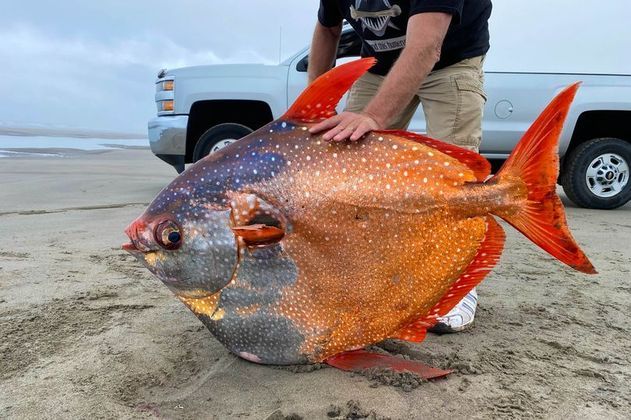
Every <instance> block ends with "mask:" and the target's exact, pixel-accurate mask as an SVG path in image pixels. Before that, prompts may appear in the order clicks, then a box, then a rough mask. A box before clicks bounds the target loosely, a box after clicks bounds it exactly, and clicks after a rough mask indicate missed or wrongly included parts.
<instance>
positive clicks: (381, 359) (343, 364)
mask: <svg viewBox="0 0 631 420" xmlns="http://www.w3.org/2000/svg"><path fill="white" fill-rule="evenodd" d="M324 362H325V363H326V364H327V365H329V366H333V367H335V368H337V369H340V370H345V371H351V372H354V371H358V370H364V369H373V368H378V369H379V368H381V369H392V370H393V371H395V372H412V373H415V374H417V375H419V376H420V377H422V378H423V379H438V378H443V377H445V376H447V375H449V374H450V373H451V372H452V371H451V370H442V369H438V368H434V367H431V366H427V365H425V364H423V363H421V362H417V361H414V360H407V359H402V358H400V357H396V356H391V355H387V354H379V353H371V352H368V351H366V350H355V351H347V352H344V353H340V354H336V355H335V356H332V357H329V358H328V359H326V360H325V361H324Z"/></svg>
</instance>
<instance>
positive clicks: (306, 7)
mask: <svg viewBox="0 0 631 420" xmlns="http://www.w3.org/2000/svg"><path fill="white" fill-rule="evenodd" d="M495 3H497V4H495V13H496V14H495V16H494V18H493V19H494V21H493V26H492V29H493V30H492V37H493V49H492V50H491V55H490V56H489V59H488V61H487V63H488V67H490V68H491V69H492V68H493V67H498V66H501V65H502V64H503V63H509V62H510V63H511V65H512V66H513V67H518V68H519V69H524V70H529V68H526V67H528V66H531V67H532V66H534V64H533V60H532V56H528V55H527V54H520V51H521V49H522V48H524V46H527V45H528V46H531V47H533V46H534V48H532V49H533V50H537V51H539V50H540V49H541V50H544V53H545V52H547V54H548V57H550V58H549V60H548V59H544V60H541V59H540V58H541V57H540V56H538V58H539V60H537V61H538V62H539V65H544V66H545V65H546V63H552V62H553V61H554V60H556V61H555V62H556V63H557V64H554V65H553V64H549V67H550V66H551V67H550V68H552V69H555V68H556V67H554V66H555V65H556V66H557V67H558V66H559V64H558V63H559V62H560V63H561V67H562V66H563V65H567V63H568V62H569V61H571V60H572V59H573V58H576V57H580V60H576V61H577V62H578V64H573V65H572V66H574V67H577V66H578V67H581V66H582V67H586V66H587V67H589V66H591V68H595V69H596V70H602V69H605V70H606V69H607V68H612V67H615V68H616V69H620V68H626V67H631V65H630V64H629V63H630V62H631V61H629V56H631V54H629V45H630V43H631V25H629V24H628V23H624V22H625V21H628V19H629V18H631V6H630V5H629V4H630V3H631V2H629V1H628V0H608V1H597V0H586V1H581V2H576V1H575V0H555V1H553V2H551V1H549V0H531V1H529V2H524V1H523V0H498V1H496V2H495ZM533 3H534V4H538V5H539V6H538V7H533V6H532V5H533ZM588 3H590V4H592V5H593V7H589V6H588ZM526 4H530V7H528V6H526ZM577 4H580V5H581V9H582V10H583V11H582V12H577V11H575V8H576V7H577V6H576V5H577ZM317 6H318V1H317V0H305V1H296V0H274V1H269V0H243V1H236V2H235V1H225V2H219V1H217V0H182V1H177V2H173V1H164V0H151V1H148V0H98V1H87V0H58V1H54V2H52V1H47V0H46V1H44V0H32V1H21V2H12V4H11V7H10V8H6V7H5V8H3V10H2V13H1V14H0V41H1V42H0V98H1V100H0V124H11V125H29V124H43V125H52V126H68V127H83V128H89V129H106V130H114V131H127V132H130V131H131V132H139V133H144V132H145V131H146V122H147V120H148V119H149V118H150V117H151V116H152V115H154V114H155V106H154V103H153V94H154V85H153V82H154V79H155V75H156V73H157V71H158V70H159V69H160V68H162V67H168V68H173V67H179V66H185V65H193V64H220V63H238V62H262V63H269V64H274V63H277V62H278V55H279V28H280V26H281V25H282V27H283V42H282V53H281V55H282V56H283V58H285V57H287V56H289V55H291V54H292V53H294V52H295V51H296V50H298V49H300V48H302V47H304V46H306V45H307V43H308V42H309V40H310V37H311V31H312V28H313V25H314V23H315V15H316V10H317ZM586 6H587V7H586ZM585 11H587V13H585ZM625 16H626V17H625ZM568 23H571V25H568ZM560 24H561V28H560V29H559V26H560ZM563 24H565V28H563ZM567 28H570V29H572V30H568V29H567ZM593 31H600V33H603V32H609V31H611V33H612V35H611V38H610V39H609V40H608V41H609V42H604V41H603V38H602V36H601V37H600V38H597V37H594V36H591V33H592V32H593ZM568 45H570V46H571V48H568ZM494 51H497V54H496V55H495V56H494V55H493V53H494ZM608 51H609V52H615V53H614V54H610V55H609V56H608V57H607V58H604V59H603V58H601V57H602V55H603V54H606V53H607V52H608ZM535 55H537V54H535ZM544 55H545V54H544ZM508 56H510V59H507V58H508ZM592 56H593V59H592V58H590V57H592ZM585 57H588V58H589V59H588V60H585ZM612 57H613V58H612ZM616 57H618V58H616ZM585 62H591V64H589V65H587V64H585ZM488 67H487V69H488ZM513 70H514V69H513ZM579 70H581V69H579ZM619 71H620V70H619ZM628 72H631V69H628Z"/></svg>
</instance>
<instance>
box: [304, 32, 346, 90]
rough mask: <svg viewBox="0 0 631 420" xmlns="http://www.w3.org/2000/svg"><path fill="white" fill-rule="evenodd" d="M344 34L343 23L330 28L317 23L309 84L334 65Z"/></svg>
mask: <svg viewBox="0 0 631 420" xmlns="http://www.w3.org/2000/svg"><path fill="white" fill-rule="evenodd" d="M341 34H342V23H341V22H340V24H339V25H338V26H332V27H330V28H328V27H326V26H324V25H322V24H321V23H320V22H318V23H316V27H315V31H314V32H313V40H312V41H311V51H310V52H309V67H308V70H307V71H308V75H309V84H311V82H313V81H314V80H315V79H317V78H318V76H320V75H321V74H324V73H326V72H327V71H329V70H331V68H332V67H333V62H334V60H335V57H336V55H337V45H338V43H339V42H340V35H341Z"/></svg>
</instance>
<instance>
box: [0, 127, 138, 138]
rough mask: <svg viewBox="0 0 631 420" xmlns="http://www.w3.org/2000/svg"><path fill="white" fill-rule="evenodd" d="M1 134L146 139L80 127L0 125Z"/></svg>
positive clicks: (135, 134)
mask: <svg viewBox="0 0 631 420" xmlns="http://www.w3.org/2000/svg"><path fill="white" fill-rule="evenodd" d="M0 135H2V136H20V137H28V136H37V137H70V138H77V139H84V138H85V139H88V138H89V139H110V140H132V139H139V140H141V139H146V138H147V135H146V134H139V133H124V132H123V133H120V132H115V131H106V130H88V129H81V128H48V127H41V128H40V127H7V126H0Z"/></svg>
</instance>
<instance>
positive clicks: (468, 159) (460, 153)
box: [375, 130, 491, 182]
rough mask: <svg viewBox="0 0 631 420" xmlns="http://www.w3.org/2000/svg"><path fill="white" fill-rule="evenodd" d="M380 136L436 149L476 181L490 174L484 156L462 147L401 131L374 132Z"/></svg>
mask: <svg viewBox="0 0 631 420" xmlns="http://www.w3.org/2000/svg"><path fill="white" fill-rule="evenodd" d="M375 133H380V134H382V135H384V134H385V135H394V136H399V137H403V138H405V139H408V140H412V141H415V142H417V143H421V144H424V145H425V146H428V147H431V148H432V149H436V150H438V151H439V152H441V153H444V154H446V155H447V156H451V157H452V158H454V159H456V160H458V161H460V162H461V163H462V164H464V165H466V166H467V167H468V168H469V169H471V170H472V171H473V173H474V174H475V177H476V178H477V179H478V181H480V182H482V181H484V180H485V179H486V178H487V177H488V176H489V175H490V174H491V164H490V163H489V161H488V160H486V159H485V158H484V156H482V155H480V154H478V153H476V152H474V151H471V150H467V149H463V148H462V147H458V146H455V145H453V144H449V143H445V142H442V141H439V140H436V139H433V138H430V137H427V136H422V135H420V134H416V133H411V132H409V131H403V130H381V131H375Z"/></svg>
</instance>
